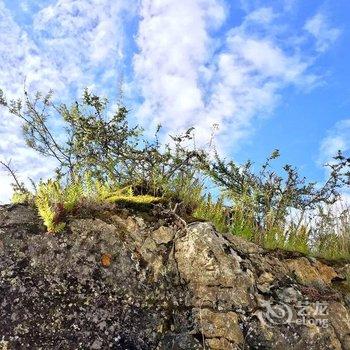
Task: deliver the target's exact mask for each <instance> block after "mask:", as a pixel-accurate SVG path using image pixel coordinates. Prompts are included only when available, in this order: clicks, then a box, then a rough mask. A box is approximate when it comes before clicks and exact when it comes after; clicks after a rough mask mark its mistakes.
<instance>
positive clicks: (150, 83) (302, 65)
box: [134, 0, 316, 149]
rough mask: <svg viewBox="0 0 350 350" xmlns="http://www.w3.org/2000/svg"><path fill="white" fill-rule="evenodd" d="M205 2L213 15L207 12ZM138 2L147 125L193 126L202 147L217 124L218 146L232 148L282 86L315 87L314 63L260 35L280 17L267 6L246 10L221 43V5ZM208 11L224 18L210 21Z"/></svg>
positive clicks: (140, 81) (138, 67)
mask: <svg viewBox="0 0 350 350" xmlns="http://www.w3.org/2000/svg"><path fill="white" fill-rule="evenodd" d="M208 2H210V4H211V9H214V10H212V11H207V9H208ZM142 4H143V6H142V11H141V17H142V20H141V22H140V26H139V32H138V36H137V44H138V46H139V49H140V52H139V53H138V54H137V55H136V56H135V58H134V69H135V76H136V81H137V85H139V86H140V88H141V95H142V97H143V98H144V102H143V103H142V104H141V107H140V109H139V116H140V118H141V119H142V120H143V122H144V123H147V124H146V125H150V124H153V125H154V124H157V123H161V124H163V125H164V126H166V128H167V129H170V130H172V131H174V130H181V129H185V128H188V127H191V126H195V127H196V130H197V140H199V143H205V142H207V141H208V140H209V138H210V135H211V133H212V125H213V124H219V126H220V130H219V134H218V139H219V142H220V144H221V146H222V145H224V147H226V149H229V148H230V146H231V147H233V146H235V145H237V143H238V142H239V141H240V140H241V139H242V138H243V137H244V136H246V135H247V134H248V133H249V132H250V131H251V129H252V128H251V121H252V120H253V118H254V117H256V116H257V115H258V114H266V113H267V112H269V111H271V110H272V109H273V107H274V106H275V104H276V102H277V101H278V98H279V92H280V90H281V89H282V88H283V87H285V86H287V85H290V84H293V85H298V86H304V87H309V86H311V85H313V84H314V83H315V80H316V77H315V76H313V75H312V74H309V73H308V68H309V67H310V64H311V61H310V60H308V58H307V57H303V56H301V55H300V54H299V53H298V48H296V49H295V50H294V52H293V51H291V50H290V49H289V50H286V49H285V47H284V46H283V45H282V44H281V42H282V40H280V39H281V38H277V37H275V34H274V32H273V33H272V34H268V33H265V31H263V34H262V33H261V31H259V28H260V26H263V27H264V28H265V27H266V26H267V25H268V24H269V23H271V22H273V20H274V19H275V18H277V17H278V14H276V13H274V12H273V11H272V9H271V8H265V7H264V8H259V9H257V10H256V11H254V12H251V13H249V14H248V15H247V17H246V18H245V20H244V21H243V22H242V24H241V25H240V26H238V27H235V28H232V29H231V30H230V31H229V32H228V33H227V34H226V35H225V36H224V41H223V42H220V40H218V39H217V38H216V37H215V36H214V35H215V31H214V33H213V27H212V23H215V26H216V28H218V25H219V24H220V23H221V24H222V23H223V22H224V19H225V16H224V13H225V12H224V8H223V7H222V4H221V3H220V2H219V1H205V0H196V1H191V2H189V1H184V0H182V1H177V2H176V3H175V2H174V1H171V0H168V1H162V2H154V1H149V0H145V1H143V3H142ZM213 13H222V15H221V16H216V18H214V19H213V15H212V14H213ZM218 18H219V19H220V21H219V20H218ZM283 39H284V41H285V43H288V40H287V39H286V38H283ZM221 40H222V39H221Z"/></svg>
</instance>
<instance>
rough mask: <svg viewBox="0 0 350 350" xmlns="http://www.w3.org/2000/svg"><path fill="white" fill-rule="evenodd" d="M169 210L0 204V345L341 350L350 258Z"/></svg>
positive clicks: (348, 331)
mask: <svg viewBox="0 0 350 350" xmlns="http://www.w3.org/2000/svg"><path fill="white" fill-rule="evenodd" d="M142 217H143V218H142ZM173 220H174V222H171V220H169V217H167V218H163V217H162V216H161V215H159V213H158V214H157V215H156V216H152V215H149V213H148V214H147V215H143V214H142V213H131V212H128V211H126V210H117V209H115V210H113V211H109V212H103V213H96V214H94V215H93V214H91V213H90V214H89V215H85V217H84V215H79V213H78V214H77V215H76V217H75V218H70V220H69V223H68V225H67V230H66V231H65V232H63V233H61V234H58V235H51V234H47V233H45V230H44V228H43V226H42V224H41V222H40V220H39V219H38V217H37V215H36V212H35V210H33V209H31V208H29V207H27V206H21V205H19V206H3V207H0V349H122V350H127V349H130V350H131V349H142V350H147V349H158V350H160V349H169V350H171V349H183V350H188V349H208V350H209V349H217V350H226V349H284V350H287V349H305V348H307V349H315V350H316V349H317V350H318V349H350V312H349V307H350V302H349V300H350V289H349V286H348V285H347V284H346V283H345V281H344V280H345V276H346V274H347V273H348V266H347V265H345V264H343V265H341V266H337V267H332V266H330V265H329V264H328V265H327V264H325V263H322V262H320V261H317V260H315V259H308V258H306V257H300V256H295V257H293V256H290V255H287V254H283V253H280V252H270V253H269V252H266V251H264V250H263V249H261V248H260V247H258V246H256V245H254V244H251V243H248V242H245V241H243V240H241V239H239V238H238V237H233V236H230V235H221V234H219V233H217V232H216V230H215V229H214V227H213V226H212V225H211V224H209V223H193V224H190V225H187V227H184V228H181V229H179V225H178V223H176V222H175V221H176V218H175V217H174V219H173ZM181 227H183V223H181ZM322 307H323V309H322ZM317 308H321V309H322V310H323V312H322V313H320V310H321V309H320V310H318V313H317V312H316V311H317V310H316V309H317ZM301 309H302V311H303V313H304V316H303V315H302V314H301V313H300V311H301ZM322 310H321V311H322ZM303 317H304V318H303ZM311 321H312V322H311Z"/></svg>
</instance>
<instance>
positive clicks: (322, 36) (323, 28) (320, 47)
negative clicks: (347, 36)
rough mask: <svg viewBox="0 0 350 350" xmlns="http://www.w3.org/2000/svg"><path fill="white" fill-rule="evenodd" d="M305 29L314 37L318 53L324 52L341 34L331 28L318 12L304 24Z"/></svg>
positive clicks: (337, 29) (339, 31) (338, 30)
mask: <svg viewBox="0 0 350 350" xmlns="http://www.w3.org/2000/svg"><path fill="white" fill-rule="evenodd" d="M305 29H306V30H307V31H308V32H309V33H310V34H311V35H312V36H314V37H315V39H316V49H317V51H319V52H324V51H326V50H327V49H328V48H329V46H330V45H332V44H333V43H334V42H335V41H336V40H337V39H338V37H339V35H340V34H341V30H340V29H339V28H335V27H332V26H331V25H330V24H329V23H328V20H327V18H326V16H325V15H324V14H322V13H320V12H319V13H317V14H316V15H315V16H313V17H312V18H310V19H309V20H308V21H307V22H306V24H305Z"/></svg>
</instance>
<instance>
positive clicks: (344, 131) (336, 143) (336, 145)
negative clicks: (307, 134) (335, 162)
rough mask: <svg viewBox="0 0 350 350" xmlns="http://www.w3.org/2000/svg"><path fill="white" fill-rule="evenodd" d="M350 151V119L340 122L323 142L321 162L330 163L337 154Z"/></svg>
mask: <svg viewBox="0 0 350 350" xmlns="http://www.w3.org/2000/svg"><path fill="white" fill-rule="evenodd" d="M339 150H341V151H344V152H347V151H350V119H343V120H340V121H338V122H337V123H336V124H335V125H334V126H333V127H332V128H331V129H330V130H329V131H328V135H327V136H326V137H325V138H324V139H323V140H322V142H321V146H320V162H322V163H324V162H328V161H330V160H331V159H332V157H333V156H335V155H336V154H337V152H338V151H339Z"/></svg>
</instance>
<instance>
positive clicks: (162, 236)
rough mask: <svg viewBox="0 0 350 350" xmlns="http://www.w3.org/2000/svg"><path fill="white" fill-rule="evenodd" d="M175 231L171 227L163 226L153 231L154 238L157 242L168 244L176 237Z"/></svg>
mask: <svg viewBox="0 0 350 350" xmlns="http://www.w3.org/2000/svg"><path fill="white" fill-rule="evenodd" d="M174 235H175V232H174V230H173V229H172V228H170V227H165V226H161V227H159V228H158V229H157V230H155V231H153V232H152V238H153V239H154V241H155V242H156V243H157V244H167V243H169V242H171V241H172V240H173V238H174Z"/></svg>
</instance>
